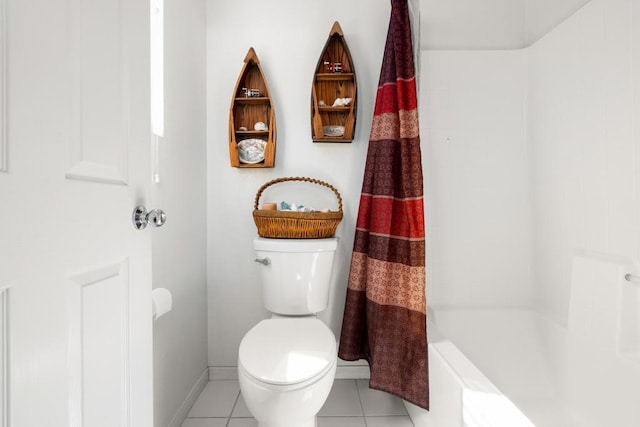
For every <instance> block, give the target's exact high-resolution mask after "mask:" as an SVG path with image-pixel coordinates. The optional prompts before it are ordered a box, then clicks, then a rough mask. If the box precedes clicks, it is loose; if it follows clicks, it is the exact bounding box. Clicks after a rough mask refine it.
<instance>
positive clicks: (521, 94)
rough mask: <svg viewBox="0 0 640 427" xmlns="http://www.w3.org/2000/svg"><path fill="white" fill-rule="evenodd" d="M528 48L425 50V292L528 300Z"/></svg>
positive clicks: (440, 298) (435, 296) (475, 301)
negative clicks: (526, 116)
mask: <svg viewBox="0 0 640 427" xmlns="http://www.w3.org/2000/svg"><path fill="white" fill-rule="evenodd" d="M525 71H526V57H525V54H524V52H523V51H521V50H514V51H422V67H421V75H422V81H421V90H420V114H421V127H422V128H421V134H422V139H423V145H424V151H423V164H424V171H425V189H426V222H427V250H428V252H427V271H428V278H427V298H428V304H430V305H440V306H485V307H487V306H523V305H528V304H529V303H530V301H531V274H530V270H529V260H530V258H531V253H530V247H531V218H530V215H529V211H530V198H529V191H528V188H529V181H528V174H529V168H528V158H527V149H526V139H525V116H524V101H525V79H524V76H525Z"/></svg>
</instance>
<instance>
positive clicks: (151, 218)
mask: <svg viewBox="0 0 640 427" xmlns="http://www.w3.org/2000/svg"><path fill="white" fill-rule="evenodd" d="M131 217H132V219H133V226H134V227H135V228H136V230H144V229H145V228H147V225H149V224H150V225H151V226H153V227H162V226H163V225H164V223H165V222H167V214H165V213H164V212H163V211H162V209H153V210H151V211H149V212H147V209H146V208H145V207H144V206H138V207H136V208H135V209H134V210H133V214H132V215H131Z"/></svg>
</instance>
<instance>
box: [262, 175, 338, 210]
mask: <svg viewBox="0 0 640 427" xmlns="http://www.w3.org/2000/svg"><path fill="white" fill-rule="evenodd" d="M287 181H303V182H310V183H312V184H318V185H322V186H324V187H327V188H328V189H329V190H331V191H333V192H334V193H335V195H336V197H337V199H338V210H339V212H340V213H342V197H341V196H340V193H339V192H338V190H337V189H336V188H335V187H334V186H333V185H331V184H329V183H326V182H324V181H320V180H319V179H314V178H307V177H303V176H298V177H284V178H276V179H274V180H271V181H269V182H267V183H266V184H263V185H262V187H260V189H259V190H258V193H256V199H255V202H254V203H253V208H254V209H256V210H257V209H258V204H259V201H260V196H262V192H263V191H264V190H266V189H267V187H269V186H271V185H274V184H278V183H280V182H287Z"/></svg>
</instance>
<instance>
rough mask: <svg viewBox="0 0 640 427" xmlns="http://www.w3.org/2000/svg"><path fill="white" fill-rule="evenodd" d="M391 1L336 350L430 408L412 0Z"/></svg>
mask: <svg viewBox="0 0 640 427" xmlns="http://www.w3.org/2000/svg"><path fill="white" fill-rule="evenodd" d="M391 7H392V10H391V19H390V23H389V30H388V34H387V42H386V46H385V53H384V58H383V62H382V71H381V74H380V82H379V84H378V94H377V98H376V106H375V112H374V118H373V124H372V128H371V134H370V137H369V150H368V153H367V163H366V166H365V173H364V182H363V185H362V195H361V197H360V208H359V212H358V220H357V223H356V232H355V234H356V236H355V243H354V248H353V254H352V258H351V270H350V272H349V283H348V288H347V298H346V303H345V313H344V320H343V323H342V334H341V336H340V349H339V352H338V355H339V356H340V357H341V358H342V359H345V360H358V359H366V360H367V361H368V362H369V365H370V368H371V380H370V382H369V384H370V387H371V388H373V389H377V390H382V391H386V392H389V393H392V394H395V395H397V396H400V397H402V398H403V399H405V400H407V401H409V402H411V403H414V404H416V405H418V406H420V407H422V408H425V409H428V407H429V387H428V379H427V375H428V374H427V336H426V317H425V316H426V301H425V269H424V265H425V239H424V202H423V198H422V196H423V189H422V166H421V154H420V135H419V125H418V109H417V108H418V105H417V97H416V85H415V83H416V79H415V72H414V61H413V49H412V43H411V25H410V21H409V10H408V3H407V0H392V1H391Z"/></svg>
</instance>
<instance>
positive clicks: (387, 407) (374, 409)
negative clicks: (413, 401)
mask: <svg viewBox="0 0 640 427" xmlns="http://www.w3.org/2000/svg"><path fill="white" fill-rule="evenodd" d="M357 383H358V393H359V394H360V401H361V402H362V409H363V410H364V415H365V416H370V415H373V416H388V415H407V410H406V409H405V407H404V404H403V403H402V399H400V398H399V397H397V396H393V395H391V394H389V393H384V392H382V391H378V390H372V389H370V388H369V380H357ZM368 425H369V421H368V420H367V426H368ZM379 425H380V424H379Z"/></svg>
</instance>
